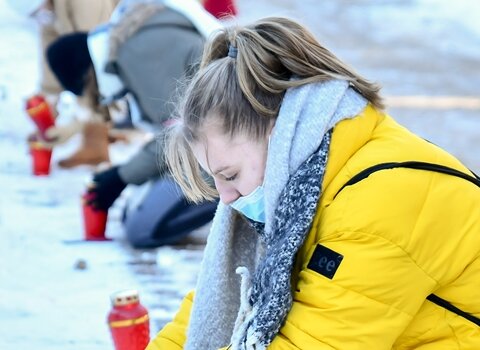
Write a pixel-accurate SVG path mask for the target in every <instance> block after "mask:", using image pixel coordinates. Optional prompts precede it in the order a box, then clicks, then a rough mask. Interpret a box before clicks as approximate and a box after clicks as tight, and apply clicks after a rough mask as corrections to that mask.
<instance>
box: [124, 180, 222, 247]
mask: <svg viewBox="0 0 480 350" xmlns="http://www.w3.org/2000/svg"><path fill="white" fill-rule="evenodd" d="M217 205H218V201H214V202H203V203H200V204H194V203H189V202H188V201H187V200H186V198H185V196H184V195H183V194H182V191H181V189H180V187H179V186H178V185H177V184H176V183H175V181H174V180H173V179H172V178H169V177H164V178H161V179H159V180H157V181H155V182H153V183H152V184H151V186H150V187H149V190H148V192H147V193H146V195H145V196H144V197H143V198H142V200H141V201H140V203H139V204H138V205H136V206H135V207H134V208H133V209H131V210H130V211H129V212H128V213H126V215H125V216H124V219H123V222H124V226H125V231H126V236H127V239H128V240H129V242H130V243H131V244H132V246H133V247H135V248H156V247H159V246H161V245H165V244H172V243H175V242H177V241H179V240H180V239H182V238H183V237H185V236H186V235H188V234H189V233H191V232H192V231H193V230H195V229H197V228H199V227H201V226H203V225H205V224H207V223H208V222H210V221H211V220H212V219H213V216H214V215H215V211H216V209H217Z"/></svg>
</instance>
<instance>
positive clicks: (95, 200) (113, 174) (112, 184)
mask: <svg viewBox="0 0 480 350" xmlns="http://www.w3.org/2000/svg"><path fill="white" fill-rule="evenodd" d="M220 27H221V25H220V23H219V22H218V21H217V20H216V19H215V18H214V17H213V16H211V15H210V14H208V13H207V12H206V11H205V10H204V9H203V8H202V7H201V5H200V4H198V3H197V2H196V1H195V0H187V1H181V2H178V1H174V0H170V1H167V0H165V1H131V0H130V1H127V0H124V1H121V2H120V4H119V5H118V7H117V8H116V10H115V11H114V13H113V14H112V18H111V20H110V22H109V23H107V24H105V25H102V26H99V27H97V28H96V29H94V30H93V31H92V32H90V33H88V35H73V36H68V37H63V38H61V39H59V40H58V41H57V42H56V43H54V44H53V45H52V47H51V48H50V49H49V51H48V58H49V62H50V64H51V66H52V67H51V68H52V70H53V71H54V73H56V74H57V75H58V76H59V80H60V81H61V82H62V83H63V85H64V86H65V87H66V88H67V89H68V87H69V80H71V81H75V82H76V83H77V84H78V81H80V82H81V81H82V79H83V75H84V74H85V72H86V69H83V70H80V71H77V72H71V71H69V69H68V68H69V64H68V62H71V60H69V56H70V57H72V58H73V57H79V56H80V55H82V54H81V53H79V52H76V50H78V48H81V47H84V48H85V47H88V49H87V51H88V60H89V61H88V63H89V64H90V66H93V67H94V70H95V75H96V81H97V84H98V88H99V92H100V99H101V102H102V103H103V104H106V105H108V104H109V103H112V102H114V101H115V100H117V99H119V98H126V99H127V101H128V102H129V109H130V113H131V116H132V121H133V124H134V125H135V126H137V127H139V128H142V129H146V130H147V131H149V132H152V133H154V134H156V135H157V137H156V138H154V139H153V140H151V141H150V142H148V143H147V144H145V145H144V147H143V148H142V149H140V150H139V151H138V152H137V153H136V154H134V155H133V157H131V158H130V159H129V160H128V161H127V162H126V163H123V164H120V165H115V166H113V167H111V168H109V169H107V170H104V171H102V172H99V173H96V174H95V175H94V177H93V186H92V187H91V188H90V190H89V191H90V192H91V193H92V196H91V198H92V200H91V204H92V205H93V206H94V207H96V208H98V209H99V210H105V211H107V210H108V209H109V208H110V207H111V206H112V205H113V203H114V202H115V200H116V199H117V198H118V197H119V196H120V194H121V193H122V192H123V190H124V189H125V187H126V186H127V185H129V184H133V185H144V184H146V183H149V186H147V187H148V190H147V191H145V192H146V194H144V195H143V196H142V199H141V200H140V203H141V204H140V205H137V206H136V207H135V209H134V210H131V211H129V212H128V215H127V217H126V218H125V221H124V223H125V226H126V234H127V237H128V238H129V240H130V242H131V243H132V244H133V245H134V246H136V247H154V246H159V245H162V244H167V243H170V242H172V241H174V240H175V239H177V238H178V237H179V236H181V235H182V234H185V233H187V232H188V230H189V228H191V227H195V226H200V225H202V224H205V223H207V222H208V221H210V220H211V219H212V218H213V211H214V210H215V207H216V203H205V204H204V205H200V206H197V207H196V208H195V213H193V214H192V213H190V214H191V215H190V216H188V215H187V216H188V217H187V218H186V220H187V221H188V220H190V221H188V222H187V223H185V222H184V223H183V224H182V225H180V226H181V227H180V226H178V225H177V226H175V225H172V220H174V219H175V218H176V217H177V216H178V215H174V214H173V213H175V212H177V213H179V212H182V208H183V209H186V208H188V207H189V206H192V204H188V203H187V202H186V201H185V200H180V199H179V198H177V197H178V196H179V193H180V191H179V190H177V188H176V185H175V184H174V183H173V182H172V181H169V180H168V179H166V178H165V173H166V167H165V165H164V162H163V150H162V146H161V145H162V143H161V142H158V138H161V135H162V133H163V130H164V129H165V128H166V126H167V125H168V123H169V121H170V120H171V118H172V113H173V104H172V98H173V97H174V94H175V91H176V88H177V84H178V82H179V81H180V80H182V79H183V78H184V77H186V76H188V75H190V74H191V73H192V72H193V70H194V69H195V65H196V64H197V62H198V61H199V59H200V56H201V53H202V49H203V43H204V40H205V37H206V36H208V35H209V33H211V32H212V31H214V30H216V29H218V28H220ZM79 38H80V39H79ZM73 40H77V41H78V40H84V41H87V43H82V45H79V43H78V42H74V43H72V41H73ZM85 44H86V45H85ZM66 47H68V48H69V49H68V50H65V48H66ZM75 48H77V49H75ZM83 56H84V53H83ZM62 75H63V76H62ZM72 85H74V84H72ZM169 196H170V197H171V198H167V197H169ZM159 197H163V198H159ZM146 203H148V205H146ZM142 204H143V205H142ZM183 212H185V210H183ZM160 221H161V222H160ZM169 227H170V229H169Z"/></svg>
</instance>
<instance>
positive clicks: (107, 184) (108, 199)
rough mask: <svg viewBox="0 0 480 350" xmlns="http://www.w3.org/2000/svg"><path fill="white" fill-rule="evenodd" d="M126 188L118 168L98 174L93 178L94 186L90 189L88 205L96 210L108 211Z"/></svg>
mask: <svg viewBox="0 0 480 350" xmlns="http://www.w3.org/2000/svg"><path fill="white" fill-rule="evenodd" d="M126 186H127V184H126V183H125V182H123V180H122V179H121V178H120V175H119V173H118V167H112V168H110V169H108V170H105V171H102V172H100V173H97V174H96V175H95V176H94V177H93V185H92V186H91V187H90V188H89V189H88V193H89V196H88V200H87V203H88V204H89V205H92V206H93V207H94V208H95V209H98V210H104V211H108V209H109V208H110V207H111V206H112V204H113V202H115V200H116V199H117V198H118V196H120V193H122V191H123V190H124V189H125V187H126Z"/></svg>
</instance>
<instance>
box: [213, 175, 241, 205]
mask: <svg viewBox="0 0 480 350" xmlns="http://www.w3.org/2000/svg"><path fill="white" fill-rule="evenodd" d="M215 187H216V188H217V191H218V194H219V195H220V200H221V201H222V203H223V204H226V205H228V204H230V203H232V202H234V201H236V200H237V199H238V198H239V197H240V193H239V192H238V191H237V190H235V189H234V188H232V187H231V186H228V185H224V184H221V183H220V181H215Z"/></svg>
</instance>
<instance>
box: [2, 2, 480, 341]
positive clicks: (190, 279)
mask: <svg viewBox="0 0 480 350" xmlns="http://www.w3.org/2000/svg"><path fill="white" fill-rule="evenodd" d="M237 3H238V7H239V9H240V13H241V15H240V19H239V20H240V22H249V21H250V20H252V19H256V18H259V17H262V16H266V15H289V16H293V17H295V18H297V19H299V20H301V21H302V22H303V23H305V24H307V25H308V26H309V27H310V28H311V29H312V31H313V32H314V33H315V35H317V36H318V37H319V38H320V39H321V40H322V42H323V43H325V45H326V46H327V47H329V48H331V49H332V50H333V51H334V52H336V53H337V54H338V55H339V56H340V57H342V58H344V59H346V60H347V61H348V62H350V63H351V64H352V65H353V66H354V67H355V68H357V69H358V70H359V71H360V72H362V73H363V74H364V75H366V76H368V77H369V78H371V79H374V80H377V81H379V82H380V83H381V84H382V85H383V86H384V87H385V92H386V94H387V95H395V96H398V95H414V96H418V95H422V96H425V95H426V96H436V97H439V98H442V96H456V97H460V98H465V97H473V98H479V97H480V70H479V69H478V67H479V60H480V25H479V24H478V23H479V22H478V14H480V3H479V2H477V1H475V0H457V1H455V2H452V1H447V0H436V1H433V0H402V1H400V0H398V1H394V0H391V1H380V0H376V1H366V0H358V1H347V0H343V1H341V0H335V1H334V0H322V1H318V0H302V1H290V0H238V1H237ZM37 45H38V43H37V36H36V27H35V25H34V24H33V23H30V22H29V21H28V20H26V19H22V18H18V17H16V16H14V14H12V13H11V12H10V11H9V10H8V9H7V8H6V7H5V3H4V0H0V349H2V350H26V349H31V348H35V349H39V350H44V349H49V350H55V349H65V348H68V349H76V350H87V349H88V350H95V349H112V348H113V346H112V343H111V341H110V335H109V332H108V327H107V324H106V321H105V319H106V315H107V313H108V310H109V308H110V302H109V295H110V294H111V293H112V292H114V291H116V290H120V289H124V288H137V289H138V290H139V291H140V293H141V299H142V302H143V304H144V305H145V306H147V308H148V309H149V310H150V313H151V316H152V324H151V328H152V334H154V333H156V332H157V331H158V330H159V328H161V326H162V325H163V324H164V323H165V322H166V320H168V319H169V318H170V317H171V316H172V314H173V312H174V311H175V309H176V308H177V306H178V303H179V301H180V299H181V297H182V295H184V294H185V292H186V291H187V290H189V289H190V288H192V287H193V286H194V280H195V276H196V273H197V269H198V265H199V261H200V259H201V254H202V249H201V248H202V245H201V244H200V245H189V246H176V247H165V248H161V249H158V250H150V251H135V250H133V249H131V248H130V247H129V246H128V244H126V242H125V241H124V238H123V234H122V230H121V227H120V225H119V222H118V217H119V205H118V204H121V203H118V204H117V205H116V206H115V207H114V208H113V210H112V211H111V213H110V216H109V224H108V228H107V236H110V237H112V238H114V240H113V241H111V242H102V243H86V242H82V241H81V238H82V222H81V215H80V195H81V193H82V192H83V190H84V186H85V181H86V180H87V179H88V178H89V175H90V173H91V170H92V169H90V168H87V167H83V168H78V169H74V170H68V171H65V170H62V169H59V168H57V167H55V166H54V167H53V169H52V174H51V176H49V177H34V176H32V175H31V167H30V158H29V155H28V149H27V145H26V143H25V137H26V135H27V134H28V133H29V132H30V131H31V130H33V125H32V124H31V122H30V121H29V120H28V118H27V117H26V115H25V113H24V112H23V103H24V98H25V97H26V96H28V95H30V94H32V93H33V92H35V91H36V86H37V81H38V69H37V55H38V50H37ZM66 100H67V101H68V99H66ZM432 101H433V102H432V104H431V106H430V107H428V108H425V107H422V108H418V107H412V106H410V107H408V106H407V108H405V107H397V108H391V110H390V111H391V112H392V114H393V116H394V117H395V118H397V119H399V120H400V121H402V122H403V123H404V124H405V125H407V126H408V127H409V128H411V129H413V130H414V131H416V132H418V133H419V134H421V135H422V136H424V137H426V138H428V139H430V140H431V141H433V142H435V143H437V144H439V145H441V146H443V147H445V148H447V149H448V150H450V151H451V152H452V153H454V154H455V155H457V156H458V157H460V158H461V159H463V160H464V161H465V162H466V163H467V165H469V166H470V167H472V168H473V169H475V170H477V171H480V160H479V157H478V154H479V150H480V147H479V145H478V139H479V134H480V110H479V108H475V107H474V108H467V107H466V106H462V105H460V106H456V107H454V108H452V107H448V108H444V107H441V105H435V101H436V100H432ZM78 142H79V139H78V138H76V139H73V140H72V141H71V142H69V143H68V144H67V145H65V146H63V147H59V148H57V149H56V150H55V152H54V162H55V160H58V159H60V158H62V157H64V156H66V155H68V154H70V153H71V152H72V151H73V150H74V149H75V148H76V147H77V145H78ZM137 146H138V145H137V144H134V145H124V144H116V145H114V146H112V149H111V151H112V158H113V161H114V162H121V161H122V160H123V159H125V158H126V157H128V156H129V155H130V154H131V153H132V152H133V151H134V150H135V147H137ZM120 202H121V201H120ZM79 262H80V264H79ZM83 263H85V264H86V267H85V268H84V269H83V268H79V265H82V264H83Z"/></svg>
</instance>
